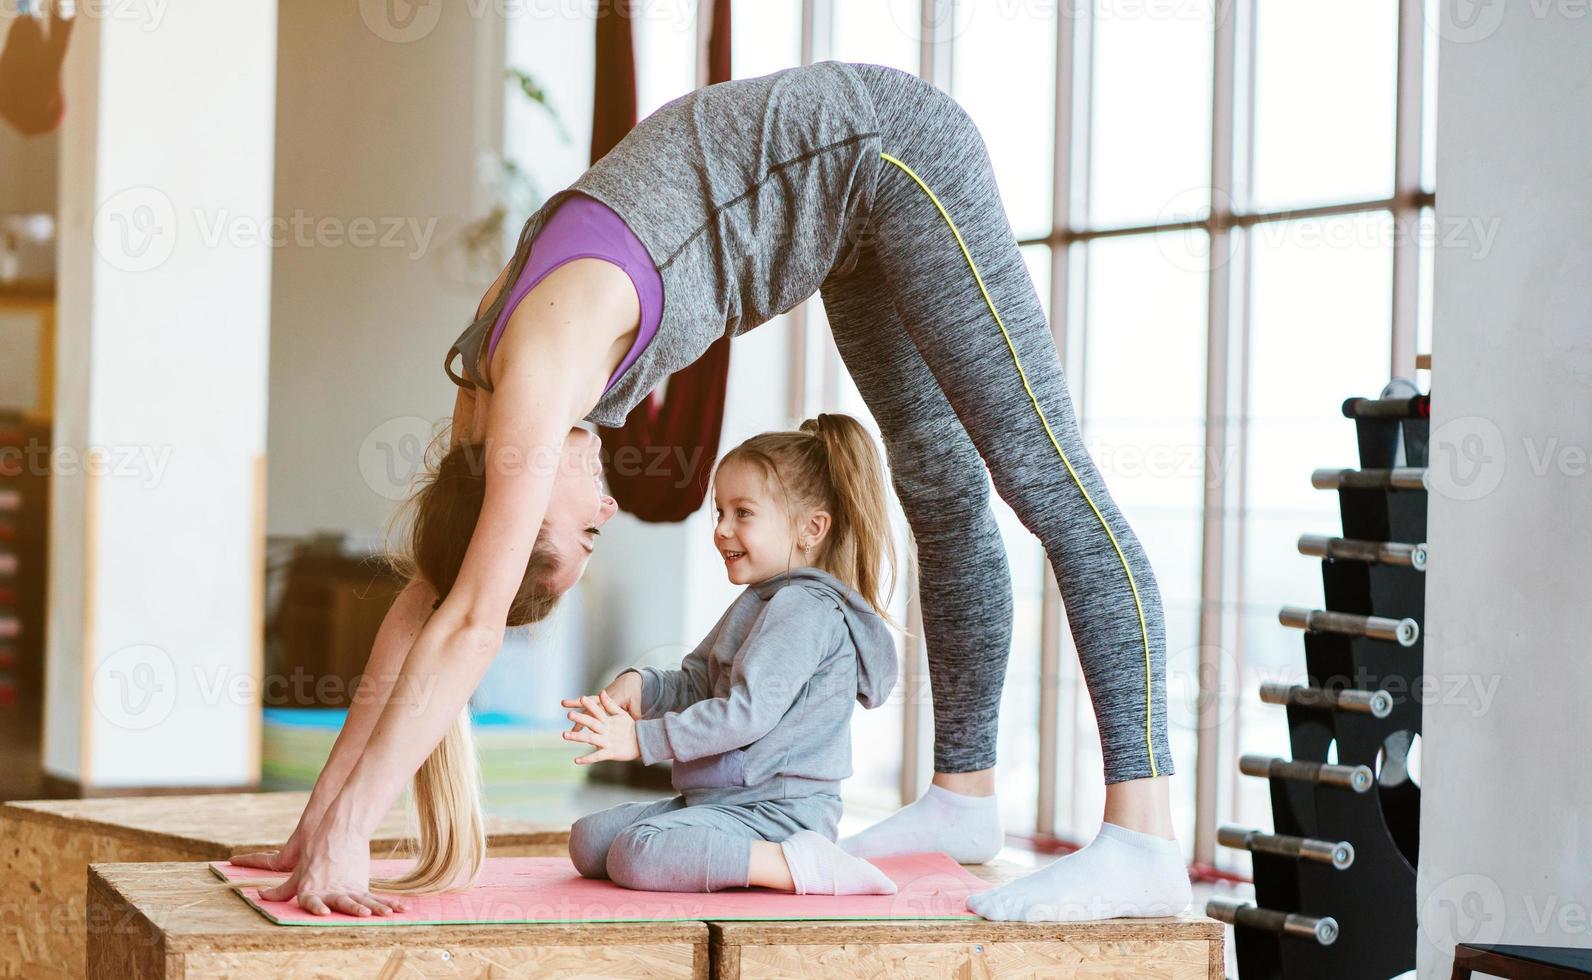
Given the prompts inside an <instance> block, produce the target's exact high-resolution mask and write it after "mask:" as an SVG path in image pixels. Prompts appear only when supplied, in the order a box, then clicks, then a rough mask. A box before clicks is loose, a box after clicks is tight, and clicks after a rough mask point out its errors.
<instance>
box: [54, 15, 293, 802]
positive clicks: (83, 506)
mask: <svg viewBox="0 0 1592 980" xmlns="http://www.w3.org/2000/svg"><path fill="white" fill-rule="evenodd" d="M275 43H276V3H275V0H248V2H237V3H231V4H227V5H226V6H224V7H223V6H217V5H207V4H196V5H194V4H191V5H180V6H174V7H171V8H169V9H168V8H161V9H160V10H159V11H156V10H155V9H154V8H136V9H135V8H133V7H123V8H119V9H117V10H109V9H107V10H105V11H102V12H101V14H99V15H93V16H90V15H87V14H85V15H82V16H80V17H79V23H78V24H77V26H76V29H75V30H74V33H73V36H72V45H71V50H70V53H69V55H68V58H67V66H66V79H67V86H66V92H67V107H68V108H67V114H66V120H65V123H64V124H63V128H62V131H61V135H60V162H61V172H60V180H59V186H60V200H59V211H60V241H61V252H60V262H59V267H60V276H59V283H58V293H59V297H60V316H59V336H58V345H57V359H56V364H57V371H56V388H55V413H54V414H55V445H56V447H57V449H58V451H59V452H60V454H59V455H57V456H55V457H54V458H53V460H52V463H53V467H52V483H51V513H50V559H49V566H50V569H49V571H50V581H49V605H48V611H47V637H46V648H47V653H46V681H45V683H46V697H45V746H44V750H45V752H44V755H45V758H44V764H45V768H46V770H47V771H48V772H50V773H51V774H53V775H56V776H61V777H65V778H67V779H72V780H77V781H79V782H80V783H81V784H83V785H84V786H85V787H86V788H87V787H107V786H196V785H206V784H211V785H214V784H220V785H237V784H242V783H248V782H252V781H253V780H254V779H255V778H256V775H257V772H258V762H259V760H258V735H259V727H258V726H259V711H258V690H257V689H251V688H250V687H249V686H248V685H249V683H250V682H251V681H252V679H253V678H254V677H255V676H256V675H257V672H258V670H259V656H260V634H259V626H260V618H259V617H260V599H259V592H260V581H259V569H260V566H261V564H262V561H261V555H262V548H261V545H262V543H263V531H264V527H263V517H262V515H263V507H264V503H263V500H262V499H261V494H262V492H263V479H262V475H263V459H262V454H263V450H264V443H265V395H266V391H265V388H266V386H265V375H266V329H267V323H268V315H269V307H268V302H269V277H270V254H269V250H268V249H267V248H266V247H264V246H263V245H262V244H260V242H259V240H258V239H257V238H253V237H251V235H250V232H251V229H254V228H257V227H259V225H260V224H261V223H262V222H263V221H264V219H265V217H266V216H268V215H269V214H270V209H271V164H272V160H271V146H272V141H273V129H272V126H273V121H274V115H273V107H274V101H275V99H274V92H275V84H276V77H275V67H276V47H275ZM240 682H241V683H242V685H243V686H242V687H239V686H237V685H238V684H239V683H240Z"/></svg>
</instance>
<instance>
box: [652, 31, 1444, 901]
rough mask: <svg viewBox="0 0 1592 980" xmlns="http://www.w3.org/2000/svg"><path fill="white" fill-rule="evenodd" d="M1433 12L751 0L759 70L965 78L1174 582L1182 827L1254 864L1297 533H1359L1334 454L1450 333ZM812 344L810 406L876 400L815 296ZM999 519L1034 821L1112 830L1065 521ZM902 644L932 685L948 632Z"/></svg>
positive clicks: (1008, 791) (855, 405)
mask: <svg viewBox="0 0 1592 980" xmlns="http://www.w3.org/2000/svg"><path fill="white" fill-rule="evenodd" d="M1429 2H1432V0H1340V2H1335V3H1328V2H1327V0H1077V2H1070V3H1024V2H1018V3H1013V2H1010V0H846V2H844V3H841V2H839V0H760V2H759V3H756V4H753V3H742V4H738V5H737V8H736V12H735V38H734V42H735V43H734V61H735V71H736V75H737V76H741V77H744V76H748V75H754V74H762V73H765V72H768V71H773V70H776V69H778V68H781V67H786V66H788V65H793V64H797V63H799V62H800V61H816V60H822V59H824V58H839V59H843V60H856V61H875V62H879V63H883V64H888V65H892V66H894V67H897V68H901V69H903V70H907V71H913V72H916V73H919V74H921V75H922V76H923V77H925V78H927V79H929V80H930V81H932V82H933V83H935V84H937V85H939V86H941V87H942V88H944V89H945V90H946V91H948V92H950V93H951V94H952V95H954V96H955V97H956V98H957V100H958V101H959V102H960V103H961V104H962V105H963V106H964V107H965V108H966V109H967V110H968V112H969V114H970V115H971V116H972V117H973V119H974V120H975V121H976V122H977V123H978V124H979V127H980V130H981V131H982V132H983V134H984V137H985V141H986V143H987V144H988V146H989V151H990V156H991V160H992V161H993V164H994V166H995V170H996V174H997V177H998V179H999V181H1000V187H1001V195H1002V199H1003V201H1004V203H1005V205H1006V208H1007V212H1008V216H1009V218H1010V220H1011V223H1012V226H1013V228H1014V230H1015V231H1016V233H1017V235H1018V237H1019V239H1020V240H1021V241H1022V244H1023V249H1024V255H1025V257H1026V258H1027V259H1028V262H1029V267H1030V270H1031V272H1032V273H1033V277H1034V281H1035V285H1036V287H1037V288H1038V290H1039V293H1040V295H1041V296H1042V297H1044V298H1045V299H1046V300H1047V304H1048V312H1049V313H1050V317H1051V322H1052V327H1053V332H1054V334H1055V336H1056V338H1057V342H1058V344H1059V345H1060V349H1061V353H1062V359H1063V364H1064V365H1065V368H1066V370H1067V373H1068V380H1069V386H1070V389H1071V393H1072V397H1073V401H1074V403H1075V406H1076V408H1077V410H1078V413H1079V418H1080V420H1081V422H1082V425H1083V428H1084V435H1085V439H1086V441H1087V444H1088V446H1089V449H1090V452H1091V454H1092V455H1093V456H1094V459H1095V462H1096V464H1097V465H1098V466H1099V467H1100V469H1101V471H1102V473H1103V474H1104V477H1105V479H1106V482H1107V484H1108V486H1109V487H1110V490H1111V493H1112V496H1113V498H1114V499H1115V500H1116V501H1117V503H1118V505H1119V506H1120V507H1121V508H1122V510H1123V512H1124V513H1125V515H1126V516H1127V518H1128V520H1129V522H1130V523H1131V524H1132V526H1133V528H1134V530H1135V532H1136V533H1137V534H1138V536H1139V538H1140V540H1141V541H1142V542H1143V544H1144V547H1145V548H1146V550H1147V552H1148V553H1149V556H1150V560H1151V562H1152V563H1153V565H1154V568H1155V572H1156V578H1157V582H1158V584H1159V586H1160V590H1161V593H1162V597H1163V600H1164V603H1165V608H1166V614H1167V654H1168V664H1169V670H1168V692H1169V696H1170V701H1171V704H1170V713H1169V731H1170V735H1171V739H1172V750H1173V756H1174V761H1175V764H1176V768H1177V776H1176V777H1175V779H1174V780H1173V787H1174V796H1173V807H1174V815H1175V817H1176V819H1177V822H1178V824H1177V830H1178V835H1179V838H1180V839H1181V840H1182V841H1183V842H1184V843H1185V846H1186V847H1187V848H1188V849H1189V853H1190V856H1191V857H1193V858H1196V859H1199V860H1202V861H1206V862H1212V863H1216V864H1218V865H1221V866H1227V867H1231V868H1233V869H1234V870H1244V869H1245V868H1246V867H1247V860H1246V858H1247V855H1244V854H1242V853H1241V852H1233V851H1228V850H1226V849H1218V848H1217V847H1216V846H1215V840H1214V837H1215V828H1216V826H1217V824H1218V823H1222V822H1236V823H1242V824H1247V825H1251V826H1258V827H1261V828H1269V827H1270V812H1269V811H1270V808H1269V805H1268V801H1267V798H1266V788H1265V783H1264V781H1261V780H1253V779H1247V778H1244V777H1239V776H1237V775H1236V763H1237V758H1238V755H1239V754H1240V753H1241V752H1269V753H1274V754H1279V755H1286V754H1287V752H1288V747H1287V737H1286V728H1285V725H1284V718H1283V713H1282V712H1281V710H1280V709H1277V708H1274V707H1271V706H1268V705H1263V704H1261V703H1260V702H1259V700H1258V698H1257V697H1256V694H1255V692H1256V689H1257V688H1258V685H1259V683H1260V682H1261V681H1262V680H1267V679H1291V678H1297V677H1298V676H1299V675H1300V673H1301V672H1302V667H1303V650H1302V646H1301V644H1300V641H1299V637H1298V634H1297V633H1295V632H1292V631H1289V630H1285V629H1283V628H1282V627H1280V626H1279V625H1278V624H1277V621H1276V612H1277V608H1278V607H1279V606H1281V605H1283V604H1319V603H1320V601H1321V595H1320V584H1319V573H1318V570H1317V567H1316V565H1315V563H1314V562H1313V561H1311V560H1309V559H1306V558H1303V557H1301V556H1299V555H1298V554H1297V552H1296V551H1295V541H1296V539H1297V537H1298V535H1299V534H1301V533H1305V532H1317V533H1331V532H1332V531H1334V530H1335V529H1336V527H1337V510H1336V501H1335V499H1333V497H1332V496H1331V495H1330V494H1325V493H1322V492H1320V491H1315V490H1312V489H1311V487H1310V483H1309V475H1310V471H1311V470H1312V469H1314V468H1316V467H1319V466H1348V465H1353V464H1354V460H1355V452H1354V442H1353V429H1352V426H1351V425H1350V424H1349V423H1347V422H1346V420H1344V419H1343V418H1342V417H1341V416H1340V415H1339V413H1338V405H1339V403H1340V402H1341V400H1342V399H1343V398H1344V397H1345V396H1347V395H1351V394H1367V395H1371V394H1375V393H1376V392H1377V391H1378V390H1379V389H1380V388H1381V387H1382V385H1383V384H1384V383H1385V382H1386V381H1387V379H1388V377H1389V376H1390V373H1392V374H1401V375H1405V376H1413V375H1414V372H1415V364H1414V354H1415V352H1416V350H1417V349H1418V348H1419V349H1422V350H1424V349H1426V348H1427V345H1428V344H1429V342H1430V337H1431V329H1432V327H1431V302H1430V293H1431V286H1432V283H1431V248H1430V247H1429V246H1430V242H1431V240H1432V238H1433V236H1434V233H1435V229H1434V227H1433V224H1434V219H1433V217H1432V211H1431V204H1432V201H1433V194H1432V179H1433V173H1434V169H1433V167H1432V159H1431V149H1432V145H1433V144H1432V141H1431V119H1432V117H1433V112H1432V106H1433V100H1434V92H1433V91H1432V89H1433V86H1434V85H1435V77H1436V76H1435V70H1434V66H1433V57H1434V53H1435V45H1433V44H1430V43H1428V41H1429V38H1427V37H1426V29H1425V23H1426V18H1425V16H1424V13H1425V12H1424V11H1423V9H1422V8H1423V6H1425V5H1426V4H1427V3H1429ZM670 27H671V28H672V29H670V30H652V31H651V32H650V33H646V34H644V36H643V43H644V44H645V45H648V46H649V50H650V46H652V45H654V44H656V45H658V46H659V47H660V50H658V51H657V52H655V53H650V54H649V52H645V51H644V52H643V58H642V62H643V65H644V66H645V65H647V64H649V58H650V59H651V62H650V63H651V64H655V65H657V66H658V69H657V71H656V72H654V71H652V70H650V69H649V70H646V71H644V76H645V77H646V79H648V80H649V83H650V82H651V80H653V79H668V80H670V81H669V84H674V85H679V86H684V85H686V84H687V81H686V79H685V76H686V74H687V71H686V69H685V68H684V67H682V64H683V63H681V62H680V60H679V55H678V46H679V45H680V43H681V36H682V35H684V36H687V37H695V36H696V34H695V28H694V26H693V27H692V28H690V29H689V30H682V29H680V26H679V25H670ZM687 43H689V42H687ZM665 49H666V50H665ZM676 76H678V77H676ZM663 84H664V83H663V82H662V81H659V82H658V83H657V85H658V86H663ZM681 91H683V88H681ZM675 94H679V93H678V92H665V91H662V90H661V88H656V89H654V90H652V91H650V92H649V97H648V99H647V100H646V101H647V102H648V103H649V104H657V103H660V102H661V101H663V100H664V99H666V98H669V97H672V96H673V95H675ZM790 351H791V353H790V363H791V367H792V369H793V377H795V378H796V379H797V382H798V383H796V384H794V385H792V386H791V391H792V395H791V399H790V404H789V406H788V407H789V412H790V414H791V415H793V416H800V415H805V414H811V413H812V412H814V411H818V410H822V409H828V408H835V409H840V410H846V411H852V412H855V413H857V414H859V415H862V416H863V417H866V414H867V413H866V407H865V406H863V405H862V404H861V401H860V399H859V398H858V397H857V395H856V392H855V389H854V388H853V387H852V386H851V385H850V384H849V382H848V381H847V379H846V377H845V372H844V369H843V367H842V366H841V365H840V363H839V360H838V357H837V356H836V355H835V354H834V351H833V345H832V344H831V343H830V341H829V338H828V336H827V333H826V327H825V324H824V319H823V311H822V306H821V303H820V302H819V300H818V298H817V297H814V298H813V299H812V300H810V301H808V303H806V304H804V307H803V308H800V309H798V310H797V311H795V312H794V313H793V316H792V318H791V341H790ZM996 514H997V517H998V519H999V520H1000V523H1001V526H1002V529H1003V532H1004V534H1005V537H1006V541H1007V545H1008V548H1009V552H1010V559H1011V565H1012V573H1013V586H1014V589H1015V592H1016V600H1017V601H1016V610H1017V617H1018V622H1017V628H1016V630H1015V635H1014V638H1013V648H1012V651H1011V667H1010V670H1009V673H1008V681H1007V687H1006V690H1005V694H1004V699H1003V719H1002V729H1001V741H1000V752H1001V762H1000V768H999V770H998V777H999V779H1000V784H1001V792H1002V796H1003V804H1004V806H1005V808H1006V816H1007V827H1008V830H1009V831H1012V832H1016V833H1027V832H1033V833H1036V834H1038V835H1040V836H1041V837H1043V836H1046V835H1055V836H1058V837H1064V838H1073V839H1087V838H1088V837H1089V836H1090V835H1091V834H1092V833H1093V832H1094V830H1095V828H1096V827H1097V825H1098V822H1099V819H1100V812H1101V804H1102V801H1103V795H1104V791H1103V786H1102V784H1101V770H1100V753H1099V744H1098V739H1097V735H1096V732H1095V727H1094V719H1093V715H1092V713H1091V711H1090V707H1089V702H1088V696H1087V691H1086V690H1085V689H1084V687H1083V682H1082V677H1081V674H1080V673H1079V670H1078V667H1077V663H1076V651H1075V650H1074V649H1073V646H1072V643H1071V639H1070V636H1069V634H1068V632H1067V629H1066V625H1065V609H1064V608H1062V603H1061V601H1060V597H1059V594H1058V592H1057V590H1056V587H1055V584H1054V581H1053V580H1052V579H1051V578H1050V577H1049V576H1047V575H1046V574H1045V565H1044V557H1043V554H1042V552H1041V550H1040V549H1039V547H1038V544H1037V542H1036V541H1034V539H1033V538H1032V537H1031V536H1030V535H1028V533H1027V532H1026V531H1024V530H1023V529H1022V527H1021V525H1020V524H1019V523H1018V522H1017V521H1016V519H1015V517H1014V515H1012V513H1011V512H1010V510H1009V509H1007V508H1006V507H1005V506H1004V505H1003V504H997V506H996ZM898 521H899V515H898ZM901 527H902V530H903V533H904V531H905V527H904V523H902V524H901ZM902 615H903V617H905V618H906V619H909V620H910V618H911V616H912V615H913V611H912V610H911V609H910V608H907V607H905V606H903V608H902ZM1047 636H1048V637H1050V638H1051V640H1050V641H1049V642H1048V643H1047V641H1046V637H1047ZM906 657H907V660H908V668H909V671H908V674H909V676H911V671H912V669H915V668H914V665H915V664H916V665H918V666H920V658H921V650H916V649H914V650H909V651H907V652H906ZM914 658H919V659H918V660H915V659H914ZM920 700H921V699H920ZM928 718H929V705H928V704H927V703H917V704H914V703H912V701H911V700H910V699H909V700H908V702H907V703H904V704H898V705H892V707H891V709H890V710H889V711H888V713H868V714H867V715H863V714H859V719H860V720H859V722H858V725H859V727H858V734H859V739H858V744H859V745H860V746H861V745H866V746H868V747H869V748H868V749H867V750H866V751H859V755H858V758H859V762H858V773H859V776H858V780H857V782H858V784H859V785H858V788H857V792H858V793H860V794H862V795H864V796H869V797H872V798H875V799H886V798H889V799H892V800H893V799H895V798H898V797H902V796H906V797H910V796H912V795H915V794H916V793H917V792H920V791H921V789H922V780H923V778H924V775H925V774H926V772H927V771H928V759H929V753H930V748H931V742H930V731H931V729H930V727H929V723H928ZM897 745H900V746H902V747H903V749H904V751H905V753H906V755H905V757H904V758H900V759H898V758H897V757H896V756H895V746H897Z"/></svg>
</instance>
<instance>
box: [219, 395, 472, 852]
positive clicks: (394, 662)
mask: <svg viewBox="0 0 1592 980" xmlns="http://www.w3.org/2000/svg"><path fill="white" fill-rule="evenodd" d="M461 390H462V389H461ZM436 599H437V590H436V589H434V588H432V586H431V583H429V582H427V581H426V580H425V579H424V578H421V577H420V576H419V575H416V576H415V577H414V578H411V579H410V580H409V584H408V585H406V586H404V589H403V591H402V592H400V593H398V598H397V599H396V600H394V602H393V604H392V606H391V607H389V608H388V610H387V615H386V616H385V617H383V618H382V621H381V629H379V630H378V631H377V632H376V642H375V643H374V644H373V645H372V647H371V651H370V659H369V660H368V661H367V662H366V664H365V672H364V674H362V675H361V677H360V681H359V687H358V688H357V689H356V690H355V692H354V697H353V703H352V705H350V707H349V709H348V717H347V718H346V719H345V720H344V721H343V728H342V730H341V731H340V732H338V733H337V741H335V742H333V743H332V754H331V756H330V758H328V759H327V760H326V764H325V765H324V766H322V767H321V773H320V775H319V776H318V777H316V780H315V789H314V790H313V791H311V793H310V799H309V802H308V803H306V804H305V806H304V812H303V813H302V814H300V815H299V820H298V826H297V827H295V828H294V830H293V834H292V836H291V837H289V838H288V840H287V843H286V845H285V846H283V848H282V849H281V850H280V851H259V852H256V853H252V854H240V855H238V856H236V857H234V858H233V859H232V863H233V864H238V865H244V866H246V867H251V868H265V869H266V870H268V871H291V870H292V869H293V867H294V866H295V865H296V864H297V863H298V859H299V856H300V855H301V854H302V852H303V847H304V842H305V840H306V839H307V838H308V837H309V835H310V834H311V833H313V832H314V830H315V828H316V827H317V826H318V825H319V824H320V822H321V818H322V817H323V816H324V815H325V813H326V810H327V808H328V807H330V806H331V805H332V801H333V800H334V799H336V797H337V793H338V791H339V790H341V789H342V788H343V782H344V780H345V779H347V777H348V774H349V772H350V771H351V770H352V769H353V768H354V763H355V762H357V761H358V760H359V756H360V753H361V752H363V751H364V749H365V742H366V741H367V740H368V739H369V738H370V733H371V730H372V729H374V728H375V727H376V719H377V718H378V717H379V716H380V715H381V711H382V708H383V707H385V706H386V704H387V698H388V696H389V695H390V693H391V692H392V688H393V684H394V683H395V682H396V681H397V679H398V674H399V671H400V670H401V669H402V667H403V663H404V659H405V658H406V657H407V656H408V655H409V648H410V647H411V646H413V645H414V642H415V637H416V636H417V635H419V633H420V629H421V627H423V626H425V624H426V619H427V617H429V616H430V615H431V604H432V603H433V602H435V601H436Z"/></svg>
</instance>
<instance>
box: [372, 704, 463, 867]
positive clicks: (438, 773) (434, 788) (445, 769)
mask: <svg viewBox="0 0 1592 980" xmlns="http://www.w3.org/2000/svg"><path fill="white" fill-rule="evenodd" d="M414 813H415V816H416V818H417V819H418V821H419V825H420V826H419V834H418V835H417V839H418V845H419V848H418V852H417V854H416V861H415V863H414V865H413V866H412V867H411V868H409V869H408V870H407V871H405V872H404V873H403V874H402V875H400V876H398V877H396V878H387V879H380V880H378V879H374V878H373V879H371V882H370V885H371V887H372V888H375V889H380V890H382V891H388V892H393V893H395V894H401V895H420V894H429V893H432V892H438V891H445V890H449V889H454V888H464V887H468V886H469V885H471V884H474V882H475V880H476V877H477V876H478V875H479V874H480V873H481V862H482V861H483V860H485V858H486V820H485V819H484V817H483V816H482V813H481V780H480V768H479V766H478V764H477V762H476V755H475V740H474V738H473V737H472V736H471V734H470V709H469V707H468V706H466V707H465V708H464V710H462V711H460V712H459V717H458V718H456V719H454V722H453V727H452V728H449V729H448V734H446V735H444V736H443V737H442V741H441V742H439V743H438V744H437V747H436V748H435V749H433V750H432V751H431V754H430V755H429V756H427V757H426V761H425V762H422V763H421V764H420V769H419V770H418V771H416V773H415V778H414Z"/></svg>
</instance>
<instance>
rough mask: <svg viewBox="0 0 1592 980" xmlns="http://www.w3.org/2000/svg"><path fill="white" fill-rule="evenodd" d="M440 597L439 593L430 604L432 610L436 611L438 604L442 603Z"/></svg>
mask: <svg viewBox="0 0 1592 980" xmlns="http://www.w3.org/2000/svg"><path fill="white" fill-rule="evenodd" d="M442 598H443V597H442V596H440V595H439V596H437V601H436V602H433V603H432V604H431V611H432V612H436V611H437V607H438V606H440V605H442Z"/></svg>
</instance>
